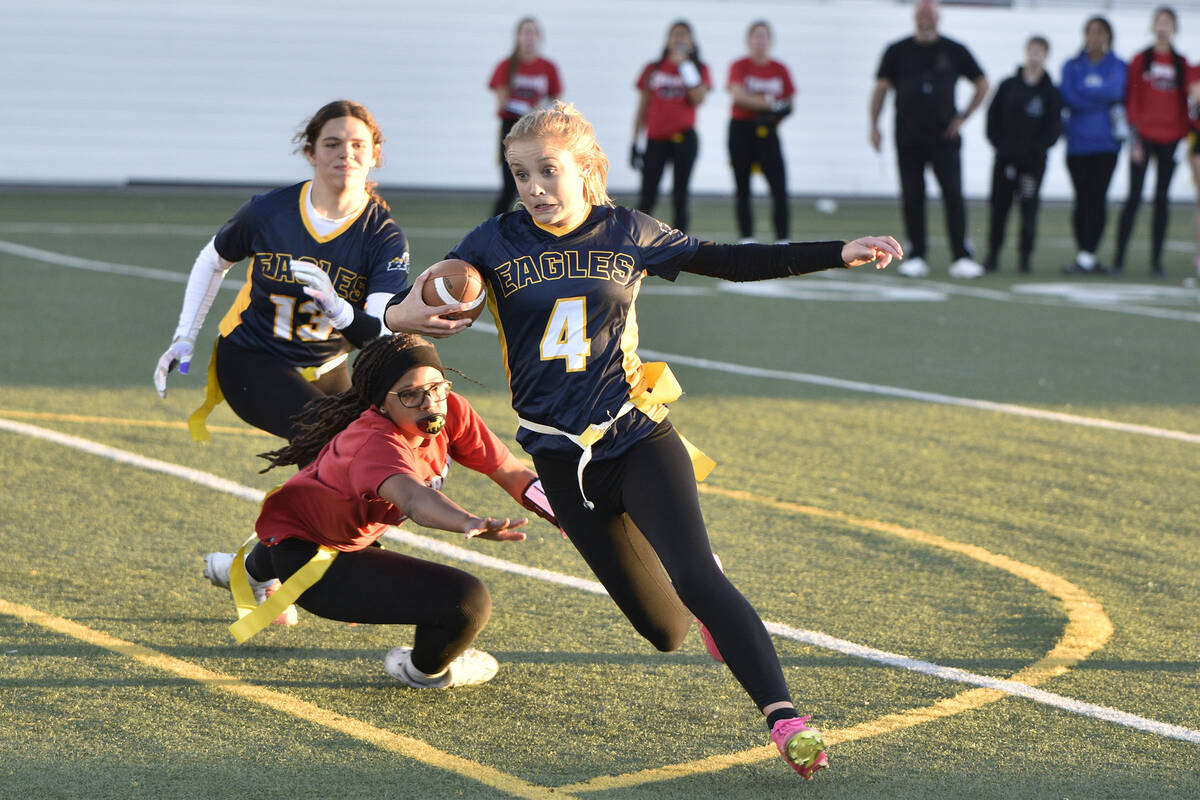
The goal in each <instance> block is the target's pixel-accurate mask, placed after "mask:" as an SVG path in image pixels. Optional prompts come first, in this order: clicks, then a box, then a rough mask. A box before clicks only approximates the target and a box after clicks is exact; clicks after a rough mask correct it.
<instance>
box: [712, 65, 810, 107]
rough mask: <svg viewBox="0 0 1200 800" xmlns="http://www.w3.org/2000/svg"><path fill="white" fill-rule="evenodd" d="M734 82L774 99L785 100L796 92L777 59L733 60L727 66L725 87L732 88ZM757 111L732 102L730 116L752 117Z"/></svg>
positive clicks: (748, 90) (785, 68) (790, 79)
mask: <svg viewBox="0 0 1200 800" xmlns="http://www.w3.org/2000/svg"><path fill="white" fill-rule="evenodd" d="M735 84H741V86H742V88H744V89H745V90H746V91H747V92H753V93H755V94H765V95H768V96H769V97H771V98H773V99H775V100H786V99H788V98H789V97H791V96H792V95H794V94H795V93H796V88H795V87H794V86H793V85H792V76H791V75H789V74H788V69H787V67H785V66H784V65H783V64H780V63H779V62H778V61H768V62H767V63H765V64H755V63H754V62H753V61H752V60H750V59H749V58H743V59H739V60H738V61H735V62H733V64H732V65H731V66H730V67H729V80H728V81H727V82H726V83H725V88H726V89H732V88H733V87H734V85H735ZM759 113H760V112H757V111H752V110H751V109H749V108H743V107H742V106H739V105H738V104H737V103H734V104H733V110H732V111H731V112H730V117H732V118H733V119H754V117H755V116H757V115H758V114H759Z"/></svg>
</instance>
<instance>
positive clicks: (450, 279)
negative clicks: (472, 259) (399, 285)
mask: <svg viewBox="0 0 1200 800" xmlns="http://www.w3.org/2000/svg"><path fill="white" fill-rule="evenodd" d="M426 272H427V273H428V275H429V278H428V279H427V280H426V281H425V286H424V288H422V290H421V299H422V300H424V301H425V305H427V306H444V305H448V304H450V303H469V304H470V307H469V308H468V309H467V310H466V311H460V312H456V313H451V314H443V315H442V316H443V317H444V318H445V319H470V320H473V319H475V318H476V317H478V316H479V315H480V313H482V311H483V303H484V301H485V300H486V299H487V289H485V288H484V285H483V276H482V275H480V274H479V270H477V269H475V267H473V266H471V265H470V264H468V263H467V262H466V261H460V260H459V259H457V258H450V259H447V260H445V261H439V262H437V263H436V264H434V265H433V266H432V267H430V268H429V269H428V270H426Z"/></svg>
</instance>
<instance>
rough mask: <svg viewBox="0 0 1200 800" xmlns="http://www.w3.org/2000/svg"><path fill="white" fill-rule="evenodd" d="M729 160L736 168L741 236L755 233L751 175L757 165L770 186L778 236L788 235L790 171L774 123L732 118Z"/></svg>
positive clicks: (738, 218) (780, 237)
mask: <svg viewBox="0 0 1200 800" xmlns="http://www.w3.org/2000/svg"><path fill="white" fill-rule="evenodd" d="M729 163H730V165H731V166H732V167H733V182H734V185H735V186H736V188H737V203H736V209H737V224H738V232H739V233H740V234H741V236H742V238H748V237H751V236H753V235H754V214H753V211H752V209H751V205H750V176H751V174H752V173H753V169H754V165H755V164H758V166H759V168H760V169H761V170H762V174H763V177H764V178H766V179H767V185H768V186H769V187H771V209H772V217H771V218H772V221H773V222H774V223H775V238H776V239H778V240H786V239H787V238H788V226H789V220H788V197H787V174H786V172H785V169H784V165H783V151H782V149H780V146H779V134H778V132H777V130H776V128H775V126H774V125H771V124H759V123H757V122H755V121H754V120H750V119H731V120H729Z"/></svg>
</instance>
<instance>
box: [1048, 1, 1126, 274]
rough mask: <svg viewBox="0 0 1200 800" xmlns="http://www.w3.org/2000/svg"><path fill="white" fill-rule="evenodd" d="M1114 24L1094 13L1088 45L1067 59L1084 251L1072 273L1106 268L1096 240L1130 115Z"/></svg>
mask: <svg viewBox="0 0 1200 800" xmlns="http://www.w3.org/2000/svg"><path fill="white" fill-rule="evenodd" d="M1112 40H1113V35H1112V26H1111V25H1109V24H1108V20H1107V19H1105V18H1104V17H1092V18H1091V19H1089V20H1088V21H1087V24H1085V25H1084V26H1083V51H1082V52H1080V54H1079V55H1077V56H1075V57H1074V58H1072V59H1070V60H1069V61H1067V63H1065V64H1063V72H1062V83H1061V84H1060V86H1059V90H1060V91H1061V92H1062V97H1063V104H1064V105H1065V106H1066V108H1067V117H1066V133H1067V170H1068V171H1069V172H1070V173H1071V184H1072V185H1073V186H1074V187H1075V209H1074V212H1073V214H1072V218H1071V222H1072V227H1073V228H1074V232H1075V243H1076V245H1077V246H1078V248H1079V252H1078V253H1077V254H1076V256H1075V262H1074V263H1073V264H1071V265H1070V266H1068V267H1067V268H1066V269H1064V270H1063V271H1064V272H1067V273H1079V274H1096V273H1100V272H1103V271H1104V268H1103V267H1102V266H1100V265H1099V264H1098V263H1097V261H1096V245H1098V244H1100V237H1101V235H1103V233H1104V223H1105V217H1106V216H1107V213H1108V209H1107V199H1108V185H1109V183H1110V182H1111V181H1112V174H1113V169H1115V168H1116V166H1117V153H1119V152H1120V151H1121V142H1122V141H1123V140H1124V139H1125V138H1126V137H1127V136H1128V124H1127V123H1126V121H1125V106H1124V104H1123V101H1124V99H1125V62H1124V61H1122V60H1121V59H1119V58H1117V57H1116V56H1115V55H1113V54H1112Z"/></svg>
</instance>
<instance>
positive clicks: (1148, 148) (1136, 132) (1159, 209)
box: [1113, 7, 1188, 278]
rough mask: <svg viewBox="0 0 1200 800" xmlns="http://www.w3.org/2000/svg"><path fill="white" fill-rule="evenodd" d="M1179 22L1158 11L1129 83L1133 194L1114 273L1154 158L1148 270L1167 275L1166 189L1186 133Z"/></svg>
mask: <svg viewBox="0 0 1200 800" xmlns="http://www.w3.org/2000/svg"><path fill="white" fill-rule="evenodd" d="M1176 29H1177V21H1176V17H1175V12H1174V11H1173V10H1172V9H1170V8H1166V7H1163V8H1159V9H1157V10H1156V11H1155V12H1154V17H1153V21H1152V23H1151V26H1150V30H1151V31H1152V32H1153V33H1154V44H1153V45H1152V46H1151V47H1148V48H1146V50H1144V51H1143V52H1141V53H1138V54H1137V55H1136V56H1134V57H1133V60H1132V61H1131V62H1130V64H1129V73H1128V77H1127V78H1126V84H1125V108H1126V113H1127V115H1128V118H1129V127H1130V143H1129V196H1128V197H1127V198H1126V200H1125V205H1124V207H1123V208H1122V209H1121V219H1120V222H1119V223H1118V226H1117V247H1116V251H1115V253H1114V256H1113V272H1114V273H1116V274H1120V272H1121V270H1122V268H1123V267H1124V265H1125V252H1126V250H1127V249H1128V247H1129V237H1130V234H1131V233H1132V232H1133V224H1134V220H1135V219H1136V218H1137V212H1138V207H1139V206H1140V205H1141V203H1142V186H1143V185H1144V183H1145V180H1146V170H1147V168H1148V167H1149V166H1150V160H1151V159H1153V160H1154V162H1155V164H1156V165H1157V166H1156V167H1155V176H1156V177H1155V182H1154V217H1153V220H1152V223H1151V225H1152V228H1151V239H1150V274H1151V275H1152V276H1154V277H1155V278H1161V277H1163V275H1164V273H1163V267H1162V250H1163V240H1164V239H1165V238H1166V234H1167V217H1168V215H1169V213H1170V207H1171V206H1170V200H1169V198H1168V196H1167V192H1168V190H1169V188H1170V185H1171V177H1172V176H1173V175H1174V173H1175V150H1176V149H1178V146H1179V140H1180V139H1182V138H1183V137H1184V136H1186V135H1187V132H1188V115H1187V91H1188V90H1187V62H1186V61H1185V60H1184V58H1183V56H1181V55H1180V54H1179V53H1177V52H1176V51H1175V48H1174V47H1172V46H1171V39H1172V38H1174V36H1175V31H1176Z"/></svg>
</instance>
